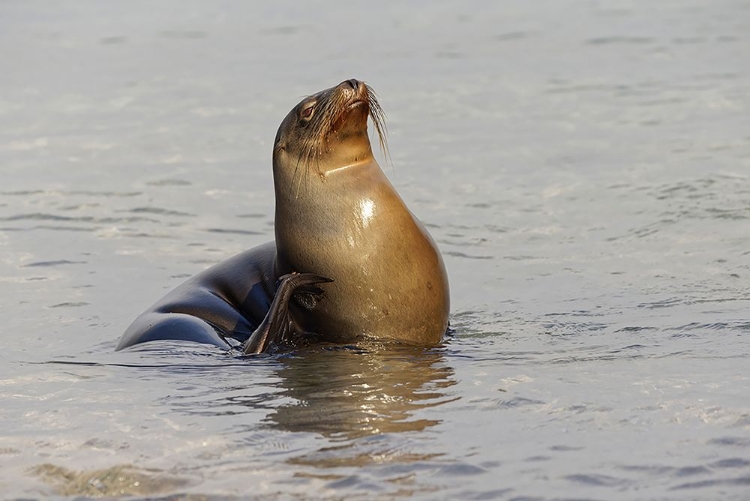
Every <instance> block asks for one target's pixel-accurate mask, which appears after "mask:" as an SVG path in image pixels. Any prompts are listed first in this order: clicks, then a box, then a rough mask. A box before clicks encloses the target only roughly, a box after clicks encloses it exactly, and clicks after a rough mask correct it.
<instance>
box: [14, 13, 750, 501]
mask: <svg viewBox="0 0 750 501" xmlns="http://www.w3.org/2000/svg"><path fill="white" fill-rule="evenodd" d="M340 5H341V4H339V3H333V2H323V3H319V4H316V7H315V8H314V9H309V10H304V9H301V8H300V7H299V6H296V5H292V4H286V5H281V6H279V5H273V4H271V3H269V4H262V5H261V4H254V3H249V2H220V3H212V4H205V3H197V2H160V3H158V4H153V3H151V2H127V3H125V2H123V3H121V4H118V5H111V4H110V3H98V2H76V3H72V4H66V5H65V6H62V5H57V4H41V3H26V2H24V3H20V2H19V3H3V4H1V5H0V59H2V60H3V61H4V65H3V67H4V72H3V76H2V78H0V162H1V165H2V167H1V168H2V173H3V176H2V184H1V185H0V249H1V251H0V257H2V259H0V308H1V311H2V312H3V319H4V325H3V328H2V340H3V350H2V351H1V352H0V398H1V399H2V400H1V401H2V405H1V406H0V423H2V427H1V431H0V492H2V493H3V496H2V497H3V498H8V499H13V498H21V497H23V498H41V497H47V496H51V495H57V496H61V497H78V496H102V495H117V494H131V495H134V496H142V497H154V496H160V495H163V496H167V495H170V494H185V495H190V496H194V497H196V498H200V497H202V496H207V497H214V496H215V497H222V496H230V497H233V496H237V497H252V496H256V495H264V496H267V497H270V498H274V497H278V498H282V499H287V498H295V497H300V498H305V497H314V498H365V499H370V498H384V499H392V498H397V497H405V496H416V497H421V498H424V499H540V500H547V499H602V500H605V499H606V500H613V499H675V500H677V499H680V500H682V499H707V500H708V499H711V500H714V499H747V498H748V497H750V340H749V337H748V336H750V286H748V283H749V282H748V277H749V276H750V59H748V57H747V55H748V53H750V36H749V35H748V33H750V5H748V4H747V3H746V2H741V1H730V0H720V1H718V2H717V1H708V0H699V1H689V2H685V1H679V2H678V1H666V2H659V3H658V4H657V5H654V4H653V3H652V2H646V1H632V2H625V1H622V2H621V1H615V2H606V3H605V2H589V1H576V0H563V1H555V2H551V1H550V2H534V3H520V2H495V3H489V2H470V3H461V4H460V5H459V4H458V3H449V2H429V3H428V2H414V3H411V4H409V5H399V6H396V5H392V6H386V7H383V6H380V5H379V4H376V3H373V2H369V3H366V2H349V3H347V4H346V8H341V6H340ZM351 77H357V78H361V79H364V80H366V81H367V82H368V83H370V84H371V85H372V86H373V87H374V88H375V90H376V91H377V92H378V94H379V96H380V98H381V103H382V105H383V107H384V109H385V111H386V113H387V115H388V119H389V120H388V128H389V143H390V148H391V150H390V152H391V157H392V165H391V164H388V163H387V162H385V161H383V162H381V164H382V165H384V167H385V170H386V172H387V173H388V175H389V176H390V178H391V179H392V181H393V183H394V184H395V186H396V187H397V189H398V190H399V192H400V193H401V195H402V196H403V198H404V199H405V200H406V201H407V203H408V204H409V206H410V207H411V208H412V210H413V211H414V212H415V213H416V214H417V215H418V216H419V217H420V218H421V219H422V220H423V221H424V222H425V223H426V224H427V225H428V226H429V228H430V231H431V233H432V235H433V236H434V238H435V239H436V240H437V241H438V243H439V245H440V248H441V250H442V252H443V255H444V257H445V261H446V265H447V267H448V271H449V275H450V281H451V292H452V295H451V299H452V316H451V322H452V326H453V328H454V329H455V334H454V335H453V336H451V337H449V338H448V339H447V340H446V342H445V343H444V345H443V346H441V347H438V348H434V349H429V350H423V349H406V348H402V349H396V348H387V349H386V348H382V347H377V346H369V347H359V348H355V347H340V348H331V347H327V348H316V349H309V350H303V351H300V352H297V353H293V354H289V355H285V356H275V357H271V356H261V357H257V358H252V359H248V358H241V357H234V356H232V355H230V354H226V353H224V352H222V351H221V350H217V349H214V348H212V347H202V346H192V345H179V344H171V345H169V344H152V345H144V346H143V347H141V348H139V349H135V350H131V351H127V352H120V353H113V349H114V346H115V343H116V340H117V338H118V337H119V335H120V334H121V333H122V331H123V330H124V329H125V328H126V327H127V325H128V324H129V322H130V321H131V320H132V319H133V318H135V316H137V315H138V314H139V313H140V312H141V311H143V310H144V309H145V308H146V307H148V306H149V305H150V304H151V303H152V302H153V301H155V300H156V299H158V298H159V297H160V296H161V295H163V294H164V293H165V292H166V291H167V290H169V289H171V288H172V287H174V286H175V285H177V284H178V283H180V282H181V281H183V280H184V279H185V278H187V277H188V276H191V275H193V274H195V273H196V272H198V271H200V270H202V269H204V268H205V267H207V266H209V265H210V264H213V263H216V262H219V261H220V260H222V259H224V258H226V257H229V256H231V255H233V254H235V253H237V252H240V251H241V250H244V249H246V248H249V247H252V246H255V245H258V244H260V243H262V242H264V241H267V240H269V239H271V238H272V235H273V193H272V180H271V171H270V149H271V144H272V141H273V138H274V135H275V132H276V128H277V127H278V124H279V123H280V121H281V119H282V118H283V117H284V115H285V114H286V113H287V111H288V110H289V109H290V108H291V107H292V106H293V105H294V104H295V103H296V102H297V101H298V100H299V98H300V97H302V96H304V95H307V94H309V93H312V92H315V91H317V90H320V89H322V88H326V87H329V86H331V85H334V84H336V83H337V82H339V81H341V80H343V79H345V78H351Z"/></svg>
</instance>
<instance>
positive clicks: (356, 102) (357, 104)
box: [346, 99, 370, 114]
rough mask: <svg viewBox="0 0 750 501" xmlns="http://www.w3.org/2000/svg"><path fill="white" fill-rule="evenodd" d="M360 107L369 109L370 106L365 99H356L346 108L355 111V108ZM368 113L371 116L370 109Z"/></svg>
mask: <svg viewBox="0 0 750 501" xmlns="http://www.w3.org/2000/svg"><path fill="white" fill-rule="evenodd" d="M360 106H366V107H368V108H369V107H370V104H369V103H368V102H367V101H365V100H364V99H355V100H354V101H352V102H351V103H349V104H348V105H347V106H346V109H348V110H353V109H354V108H359V107H360ZM367 112H368V114H369V112H370V110H369V109H368V110H367Z"/></svg>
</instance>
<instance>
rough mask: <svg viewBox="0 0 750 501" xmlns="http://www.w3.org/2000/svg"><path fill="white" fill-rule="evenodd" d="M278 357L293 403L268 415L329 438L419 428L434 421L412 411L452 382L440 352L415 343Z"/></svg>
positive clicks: (441, 398) (281, 424)
mask: <svg viewBox="0 0 750 501" xmlns="http://www.w3.org/2000/svg"><path fill="white" fill-rule="evenodd" d="M283 362H284V367H283V368H282V369H281V370H280V371H279V373H278V375H279V377H281V378H282V385H283V386H284V388H285V392H284V393H285V394H286V395H287V396H289V397H292V398H294V399H295V400H296V402H295V403H293V404H288V405H283V406H281V407H279V408H278V409H276V411H274V412H273V413H272V414H271V415H270V416H269V419H270V420H271V421H273V423H275V426H276V427H278V428H282V429H285V430H289V431H316V432H319V433H322V434H324V435H326V436H331V437H333V438H338V437H340V438H356V437H362V436H367V435H373V434H378V433H391V432H403V431H421V430H424V429H425V428H427V427H429V426H433V425H435V424H437V423H438V422H439V421H436V420H429V419H418V418H417V419H413V418H412V415H413V414H414V413H415V412H416V411H418V410H419V409H422V408H425V407H432V406H435V405H440V404H442V403H445V402H446V401H448V400H449V397H447V396H446V395H445V391H444V390H445V388H448V387H450V386H453V385H454V384H456V383H455V381H454V380H453V379H452V376H453V370H452V369H451V368H449V367H448V366H447V365H445V362H444V360H443V355H442V353H441V352H439V351H435V350H424V349H421V348H411V347H408V348H406V347H398V348H395V349H394V348H389V349H382V348H381V347H379V348H378V349H377V350H372V351H370V350H367V349H363V350H360V349H347V348H341V349H335V350H329V349H326V350H316V351H311V352H305V353H303V354H300V355H299V356H294V357H291V358H288V359H284V360H283Z"/></svg>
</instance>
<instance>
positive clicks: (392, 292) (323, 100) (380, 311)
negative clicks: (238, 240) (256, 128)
mask: <svg viewBox="0 0 750 501" xmlns="http://www.w3.org/2000/svg"><path fill="white" fill-rule="evenodd" d="M368 117H371V118H372V119H373V124H374V125H375V128H376V129H377V132H378V134H379V137H380V140H381V146H383V145H384V137H383V127H384V126H383V122H382V118H383V115H382V110H381V109H380V107H379V105H378V103H377V101H376V100H375V97H374V94H373V93H372V91H371V89H370V88H369V87H368V86H367V85H365V84H364V83H362V82H358V81H357V80H347V81H345V82H342V83H341V84H339V85H338V86H336V87H332V88H331V89H327V90H325V91H322V92H319V93H318V94H315V95H312V96H310V97H308V98H306V99H305V100H303V101H302V102H300V103H299V104H298V105H297V106H295V107H294V108H293V109H292V110H291V111H290V112H289V114H288V115H287V116H286V118H285V119H284V121H283V122H282V123H281V126H280V127H279V131H278V133H277V135H276V140H275V141H274V152H273V169H274V187H275V193H276V213H275V237H276V240H275V242H271V243H268V244H265V245H263V246H261V247H257V248H255V249H251V250H249V251H246V252H245V253H242V254H239V255H237V256H235V257H232V258H230V259H228V260H227V261H224V262H222V263H220V264H218V265H216V266H214V267H212V268H209V269H208V270H206V271H204V272H203V273H200V274H198V275H196V276H195V277H193V278H191V279H189V280H188V281H187V282H185V283H184V284H182V285H180V286H179V287H178V288H176V289H175V290H174V291H172V292H171V293H169V294H168V295H167V296H165V297H164V299H162V300H161V301H159V302H157V303H156V304H155V305H154V306H152V307H151V308H150V309H149V310H148V311H147V312H145V313H144V314H142V315H141V316H140V317H138V318H137V319H136V320H135V322H133V325H131V327H130V328H129V329H128V330H127V331H126V333H125V334H124V335H123V337H122V339H121V341H120V344H119V345H118V349H121V348H124V347H126V346H131V345H133V344H136V343H140V342H145V341H151V340H155V339H183V340H189V341H198V342H207V343H211V344H216V345H218V346H228V345H230V344H234V341H232V340H235V341H236V342H240V343H244V349H245V351H246V352H258V351H263V350H265V349H266V348H267V347H268V346H269V343H273V342H278V341H279V340H287V339H289V338H290V333H295V334H298V335H305V334H306V333H315V334H317V335H318V336H320V337H321V338H322V339H324V340H327V341H332V342H354V341H357V340H359V339H361V338H370V339H376V340H382V341H396V342H400V343H406V344H413V345H434V344H436V343H439V342H440V340H441V339H442V337H443V334H444V333H445V331H446V329H447V327H448V312H449V290H448V279H447V274H446V271H445V266H444V264H443V261H442V258H441V256H440V252H439V251H438V249H437V246H436V245H435V243H434V242H433V240H432V239H431V238H430V236H429V234H428V232H427V231H426V230H425V228H424V227H423V226H422V225H421V223H420V222H419V221H418V220H417V218H416V217H414V215H413V214H412V213H411V212H410V211H409V209H408V208H407V207H406V205H405V204H404V202H403V200H402V199H401V197H400V196H399V195H398V193H397V192H396V190H395V189H394V188H393V186H392V185H391V183H390V182H389V181H388V179H387V178H386V176H385V174H384V173H383V171H382V170H381V168H380V167H379V166H378V164H377V162H376V161H375V158H374V157H373V154H372V148H371V146H370V140H369V137H368V134H367V120H368ZM326 282H328V283H326ZM277 284H280V285H279V286H278V288H277ZM259 329H260V330H263V331H264V332H263V333H262V335H261V334H260V333H259ZM211 331H213V332H214V333H213V334H211ZM258 339H262V340H261V341H260V342H259V341H258ZM269 340H270V341H269Z"/></svg>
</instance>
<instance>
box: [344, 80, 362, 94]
mask: <svg viewBox="0 0 750 501" xmlns="http://www.w3.org/2000/svg"><path fill="white" fill-rule="evenodd" d="M361 83H362V82H360V81H359V80H357V79H356V78H350V79H349V80H344V81H343V82H341V84H340V85H344V86H345V85H348V86H349V87H351V88H352V89H354V90H355V91H356V90H357V89H358V88H359V85H360V84H361Z"/></svg>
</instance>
